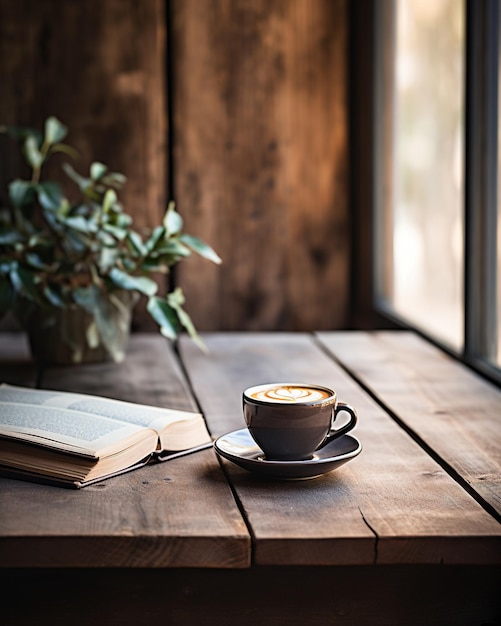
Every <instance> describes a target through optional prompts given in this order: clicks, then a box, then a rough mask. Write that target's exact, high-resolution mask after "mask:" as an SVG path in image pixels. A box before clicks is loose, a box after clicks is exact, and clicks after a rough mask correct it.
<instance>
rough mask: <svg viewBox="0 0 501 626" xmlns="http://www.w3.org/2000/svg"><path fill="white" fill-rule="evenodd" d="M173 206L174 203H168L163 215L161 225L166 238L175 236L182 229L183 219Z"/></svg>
mask: <svg viewBox="0 0 501 626" xmlns="http://www.w3.org/2000/svg"><path fill="white" fill-rule="evenodd" d="M175 206H176V205H175V203H174V202H169V206H168V207H167V211H166V212H165V215H164V219H163V225H164V227H165V231H166V236H167V237H172V236H173V235H177V234H178V233H180V232H181V230H182V228H183V218H182V217H181V216H180V215H179V213H178V212H177V211H176V209H175Z"/></svg>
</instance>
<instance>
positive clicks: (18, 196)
mask: <svg viewBox="0 0 501 626" xmlns="http://www.w3.org/2000/svg"><path fill="white" fill-rule="evenodd" d="M34 197H35V188H34V187H33V185H32V184H31V183H30V182H29V181H27V180H19V179H17V180H13V181H12V182H11V183H10V184H9V198H10V201H11V202H12V205H13V206H14V207H15V208H16V209H20V208H21V207H23V206H25V205H27V204H30V203H31V202H32V201H33V199H34Z"/></svg>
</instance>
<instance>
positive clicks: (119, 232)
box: [103, 224, 127, 241]
mask: <svg viewBox="0 0 501 626" xmlns="http://www.w3.org/2000/svg"><path fill="white" fill-rule="evenodd" d="M103 229H104V230H105V231H106V232H108V233H110V234H112V235H113V237H115V239H118V241H123V240H124V239H125V237H127V231H126V230H125V229H124V228H120V227H119V226H114V225H113V224H103Z"/></svg>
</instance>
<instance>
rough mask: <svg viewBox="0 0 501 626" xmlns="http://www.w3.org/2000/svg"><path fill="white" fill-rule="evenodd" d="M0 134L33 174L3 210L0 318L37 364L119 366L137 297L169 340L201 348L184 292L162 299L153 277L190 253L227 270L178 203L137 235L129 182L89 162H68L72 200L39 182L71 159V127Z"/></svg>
mask: <svg viewBox="0 0 501 626" xmlns="http://www.w3.org/2000/svg"><path fill="white" fill-rule="evenodd" d="M0 130H2V131H3V132H5V133H7V134H9V135H10V136H11V137H13V138H14V139H15V140H17V141H18V142H19V144H20V147H21V149H22V151H23V154H24V157H25V159H26V161H27V163H28V166H29V168H30V170H31V176H30V178H29V179H28V180H20V179H17V180H14V181H12V182H10V184H9V186H8V194H7V195H8V203H7V204H8V206H7V207H5V208H2V209H0V318H1V317H2V316H3V315H4V314H5V313H6V312H7V311H12V313H13V314H14V316H15V318H17V319H18V320H19V322H20V323H21V325H22V326H23V327H24V328H25V329H26V331H27V332H28V335H29V338H30V345H31V349H32V352H33V354H34V356H35V358H37V359H41V360H44V361H49V362H81V361H95V360H102V359H103V358H111V359H113V360H115V361H121V360H122V359H123V358H124V353H125V352H124V351H125V345H126V341H127V338H128V332H129V325H130V319H131V310H132V307H133V306H134V304H135V303H136V302H137V300H138V299H139V298H140V297H143V298H145V299H146V300H147V305H146V309H147V311H148V312H149V314H150V315H151V317H152V318H153V319H154V320H155V322H157V324H158V325H159V328H160V332H161V333H162V334H163V335H164V336H166V337H168V338H169V339H175V338H176V337H177V336H178V333H179V331H180V330H181V329H183V328H184V329H185V330H186V331H188V333H189V334H190V336H191V337H192V338H193V339H194V341H196V342H197V343H198V344H199V345H201V346H202V347H203V343H202V342H201V340H200V337H199V336H198V334H197V332H196V330H195V328H194V326H193V324H192V321H191V319H190V317H189V315H188V313H187V312H186V311H185V309H184V308H183V305H184V296H183V293H182V291H181V289H180V288H176V289H174V290H173V291H171V292H170V293H166V294H164V295H161V294H159V293H158V285H157V282H156V281H155V280H154V279H153V276H154V275H158V274H157V273H158V272H161V273H163V274H167V273H168V272H169V271H170V269H171V268H172V267H173V266H175V265H176V264H177V263H179V262H180V261H181V260H183V259H185V258H186V257H188V256H190V255H191V253H192V252H196V253H198V254H200V255H201V256H203V257H205V258H207V259H209V260H210V261H213V262H214V263H220V262H221V260H220V258H219V257H218V255H217V254H216V253H215V252H214V250H213V249H212V248H211V247H210V246H208V245H207V244H205V243H204V242H203V241H201V240H200V239H198V238H196V237H193V236H191V235H189V234H187V233H185V232H183V220H182V218H181V216H180V215H179V213H178V212H177V211H176V209H175V206H174V203H173V202H170V203H169V206H168V208H167V210H166V212H165V215H164V217H163V220H162V222H161V223H160V224H158V225H157V226H156V227H155V228H153V229H150V230H148V231H147V232H145V233H140V232H139V231H138V230H136V229H135V228H134V224H133V220H132V217H131V216H130V215H129V214H128V213H126V212H125V211H124V209H123V207H122V205H121V204H120V202H119V199H118V193H117V192H118V191H119V190H120V189H121V188H122V186H123V185H124V183H125V182H126V179H125V177H124V176H123V175H122V174H120V173H118V172H112V171H110V170H109V169H108V167H107V166H106V165H104V164H103V163H99V162H94V163H92V165H91V166H90V172H89V175H88V176H82V175H81V174H79V173H77V172H76V171H75V169H74V168H73V167H72V166H71V165H70V164H69V163H68V162H66V163H64V164H63V170H64V172H65V173H66V175H67V176H68V181H73V183H75V189H74V191H75V197H73V196H72V198H71V200H70V199H69V198H68V196H67V195H66V194H65V193H64V191H63V187H62V186H61V184H60V183H59V182H57V181H53V180H44V179H43V177H42V170H43V166H44V165H45V164H46V163H47V161H48V159H50V158H51V156H52V155H54V154H55V153H58V152H62V153H65V154H66V155H71V156H74V155H75V151H74V149H73V148H72V147H71V146H68V145H67V144H65V143H62V142H63V140H64V139H65V137H66V135H67V128H66V127H65V126H64V125H63V124H62V123H61V122H60V121H59V120H58V119H56V118H55V117H49V118H48V119H47V120H46V121H45V127H44V131H43V133H40V132H37V131H35V130H32V129H27V128H17V127H16V128H14V127H2V128H1V129H0ZM56 344H57V345H56Z"/></svg>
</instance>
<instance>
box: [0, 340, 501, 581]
mask: <svg viewBox="0 0 501 626" xmlns="http://www.w3.org/2000/svg"><path fill="white" fill-rule="evenodd" d="M204 339H205V341H206V343H207V345H208V348H209V353H208V354H205V353H202V352H201V351H200V350H199V349H198V348H197V347H196V346H194V345H193V344H192V343H191V342H190V341H189V340H188V339H185V338H183V339H182V340H181V341H180V343H179V345H178V347H177V350H174V348H173V346H172V345H171V344H170V343H168V342H167V341H166V340H165V339H163V338H162V337H160V336H158V335H156V334H139V335H133V337H132V339H131V342H130V347H129V351H128V355H127V358H126V360H125V361H124V362H123V363H122V364H119V365H117V364H111V363H106V364H96V365H82V366H72V367H47V368H43V369H40V370H37V368H36V367H35V365H34V364H33V362H32V361H31V359H30V356H29V352H28V349H27V346H26V342H25V338H24V336H23V335H19V334H16V333H4V334H1V335H0V381H1V382H7V383H11V384H23V385H29V386H39V387H42V388H50V389H59V390H69V391H77V392H82V393H92V394H96V395H103V396H108V397H114V398H118V399H123V400H128V401H132V402H139V403H144V404H152V405H158V406H169V407H173V408H179V409H189V410H192V409H197V408H199V409H200V410H201V411H202V412H203V414H204V416H205V418H206V421H207V424H208V427H209V430H210V432H211V434H212V436H213V437H217V436H219V435H221V434H223V433H226V432H229V431H231V430H233V429H238V428H243V427H244V420H243V415H242V410H241V392H242V390H243V389H244V388H245V387H247V386H250V385H253V384H259V383H264V382H272V381H281V380H296V381H304V382H315V383H320V384H325V385H328V386H330V387H332V388H334V389H336V391H337V393H338V397H339V399H340V400H342V401H344V402H348V403H349V404H351V405H353V406H354V407H356V408H357V411H358V414H359V423H358V424H357V426H356V428H355V430H354V431H353V434H354V435H355V436H356V437H357V438H358V439H359V440H360V441H361V443H362V445H363V451H362V453H361V454H360V455H359V456H358V457H356V458H355V459H353V460H352V461H350V462H349V463H347V464H345V465H343V466H342V467H340V468H338V469H336V470H335V471H333V472H331V473H329V474H326V475H324V476H321V477H319V478H315V479H313V480H306V481H276V480H267V479H263V478H258V477H255V476H254V475H252V474H250V473H249V472H247V471H245V470H243V469H241V468H239V467H236V466H235V465H233V464H232V463H230V462H228V461H222V462H221V461H219V460H218V458H217V456H216V454H215V452H214V451H213V450H212V449H208V450H204V451H201V452H197V453H194V454H191V455H188V456H185V457H182V458H178V459H174V460H171V461H168V462H165V463H160V464H156V465H151V466H147V467H144V468H141V469H139V470H136V471H133V472H130V473H127V474H124V475H121V476H118V477H114V478H111V479H108V480H106V481H103V482H101V483H97V484H95V485H90V486H88V487H86V488H85V489H82V490H76V491H73V490H66V489H61V488H57V487H50V486H44V485H39V484H34V483H29V482H22V481H15V480H8V479H0V567H3V568H5V567H9V568H10V567H55V566H59V567H70V568H74V567H77V568H83V567H90V568H92V567H117V568H121V567H126V568H130V567H133V568H134V567H142V568H164V567H168V568H176V567H192V568H224V569H227V568H238V569H241V568H248V567H249V566H251V565H253V566H260V565H273V566H277V565H278V566H296V565H308V566H319V565H322V566H325V565H329V566H349V565H365V566H368V565H374V564H378V565H384V564H387V565H390V564H394V565H409V564H428V565H430V564H439V563H443V564H458V565H459V564H462V565H500V564H501V525H500V520H501V484H500V483H501V480H500V477H501V473H500V462H501V458H500V457H501V455H500V450H501V445H500V434H501V428H500V425H501V390H499V389H498V388H497V387H495V386H494V385H492V384H490V383H489V382H487V381H485V380H483V379H482V378H481V377H479V376H478V375H476V374H474V373H473V372H471V371H470V370H468V369H467V368H466V367H464V366H462V365H461V364H458V363H457V362H456V361H454V360H453V359H451V358H450V357H449V356H447V355H445V354H444V353H442V352H441V351H439V350H438V349H437V348H435V347H433V346H431V345H430V344H428V343H427V342H425V341H423V340H422V339H421V338H419V337H418V336H417V335H415V334H413V333H409V332H404V331H384V332H383V331H382V332H370V333H368V332H358V331H357V332H321V333H313V334H308V333H216V334H208V335H205V336H204Z"/></svg>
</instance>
